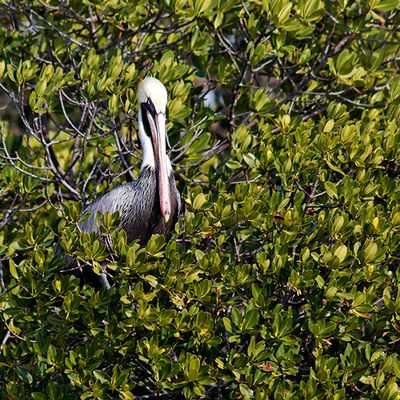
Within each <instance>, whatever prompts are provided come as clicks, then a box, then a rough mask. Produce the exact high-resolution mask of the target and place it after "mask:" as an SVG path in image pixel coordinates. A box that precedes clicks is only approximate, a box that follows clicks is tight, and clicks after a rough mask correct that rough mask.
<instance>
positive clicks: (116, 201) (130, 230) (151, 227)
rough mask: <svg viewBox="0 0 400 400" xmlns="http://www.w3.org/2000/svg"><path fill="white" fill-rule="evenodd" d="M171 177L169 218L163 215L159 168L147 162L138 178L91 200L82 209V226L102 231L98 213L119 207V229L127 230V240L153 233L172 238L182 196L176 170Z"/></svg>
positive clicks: (90, 229) (112, 211)
mask: <svg viewBox="0 0 400 400" xmlns="http://www.w3.org/2000/svg"><path fill="white" fill-rule="evenodd" d="M169 181H170V190H171V193H170V196H171V199H172V204H173V209H174V213H173V216H172V218H171V219H170V220H169V221H168V222H165V221H164V220H163V218H162V216H161V211H160V206H159V195H158V184H157V177H156V170H155V169H154V168H152V167H150V166H148V165H147V166H145V167H144V168H142V170H141V172H140V175H139V178H138V179H137V180H136V181H134V182H130V183H127V184H125V185H121V186H118V187H116V188H115V189H113V190H112V191H110V192H108V193H106V194H104V195H103V196H102V197H100V198H99V199H97V200H95V201H94V202H93V203H91V204H90V205H89V206H88V207H87V208H86V209H85V211H84V213H83V218H82V222H81V223H80V224H79V225H80V228H81V229H82V230H83V231H84V232H93V231H94V232H99V225H98V224H99V222H97V221H96V218H97V214H98V213H100V214H105V213H106V212H107V211H109V212H110V213H114V212H116V211H118V212H119V215H120V219H121V224H120V227H119V229H123V230H124V231H125V232H126V235H127V239H128V242H131V241H132V240H134V239H138V240H139V242H140V243H141V244H145V243H146V242H147V241H148V239H149V238H150V236H151V235H152V234H153V233H159V234H162V235H164V236H166V237H167V238H169V236H170V232H171V230H172V229H173V227H174V225H175V222H176V220H177V218H178V215H179V211H180V197H179V192H178V189H177V188H176V184H175V179H174V176H173V174H171V175H170V176H169ZM100 222H101V219H100Z"/></svg>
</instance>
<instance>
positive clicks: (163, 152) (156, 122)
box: [148, 112, 171, 223]
mask: <svg viewBox="0 0 400 400" xmlns="http://www.w3.org/2000/svg"><path fill="white" fill-rule="evenodd" d="M149 114H150V115H148V121H149V125H150V130H151V138H152V141H153V148H154V153H155V159H156V170H157V178H158V191H159V192H158V194H159V198H160V209H161V214H162V216H163V218H164V222H165V223H167V222H168V221H169V219H170V218H171V196H170V188H169V177H168V164H167V149H166V128H165V114H164V113H154V112H152V113H149Z"/></svg>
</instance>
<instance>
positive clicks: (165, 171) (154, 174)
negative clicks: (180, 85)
mask: <svg viewBox="0 0 400 400" xmlns="http://www.w3.org/2000/svg"><path fill="white" fill-rule="evenodd" d="M138 103H139V113H138V114H139V115H138V122H139V124H138V127H139V138H140V141H141V144H142V148H143V162H142V166H141V170H140V174H139V177H138V179H137V181H135V182H132V183H127V184H125V185H122V186H118V187H116V188H115V189H113V190H112V191H110V192H108V193H106V194H104V195H103V196H102V197H100V198H99V199H97V200H95V201H94V202H93V203H92V204H90V205H89V206H88V207H87V208H86V209H85V210H84V212H83V218H82V221H81V223H80V228H81V229H82V230H83V231H85V232H98V231H99V226H98V221H101V219H100V220H98V219H97V215H98V214H99V213H100V214H104V213H106V212H107V211H108V212H110V213H114V212H116V211H118V212H119V215H120V220H121V224H120V227H119V228H120V229H123V230H124V231H125V232H126V234H127V238H128V241H129V242H130V241H132V240H134V239H138V240H139V241H140V242H141V243H142V244H144V243H146V241H147V240H148V239H149V237H150V236H151V235H152V234H153V233H160V234H163V235H165V236H167V237H168V236H169V235H170V232H171V230H172V229H173V227H174V225H175V222H176V220H177V218H178V215H179V211H180V197H179V192H178V190H177V188H176V183H175V179H174V174H173V171H172V167H171V162H170V160H169V158H168V156H167V154H166V129H165V112H166V106H167V91H166V89H165V87H164V85H163V84H162V83H161V82H160V81H158V80H157V79H155V78H146V79H145V80H144V81H143V82H142V85H141V87H140V88H139V92H138Z"/></svg>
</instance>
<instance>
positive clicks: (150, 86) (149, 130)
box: [138, 77, 171, 222]
mask: <svg viewBox="0 0 400 400" xmlns="http://www.w3.org/2000/svg"><path fill="white" fill-rule="evenodd" d="M167 97H168V96H167V90H166V89H165V87H164V85H163V84H162V83H161V82H160V81H159V80H158V79H155V78H151V77H148V78H145V79H144V80H143V82H142V84H141V86H140V88H139V92H138V102H139V137H140V141H141V142H142V147H143V164H142V167H143V166H145V165H150V167H153V168H155V169H156V171H157V180H158V190H159V198H160V209H161V214H162V215H163V218H164V221H165V222H168V220H169V219H170V217H171V194H170V188H169V173H170V171H171V164H170V161H169V159H168V156H167V150H166V138H167V137H166V128H165V121H166V118H165V113H166V109H167Z"/></svg>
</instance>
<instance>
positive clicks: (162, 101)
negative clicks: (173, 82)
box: [138, 77, 168, 114]
mask: <svg viewBox="0 0 400 400" xmlns="http://www.w3.org/2000/svg"><path fill="white" fill-rule="evenodd" d="M147 99H151V101H152V102H153V104H154V107H155V109H156V112H157V114H158V113H163V114H165V111H166V108H167V99H168V96H167V90H166V89H165V87H164V85H163V84H162V83H161V82H160V81H159V80H158V79H156V78H152V77H147V78H145V79H144V80H143V82H142V84H141V86H140V88H139V92H138V101H139V105H140V104H141V103H145V102H146V101H147Z"/></svg>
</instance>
